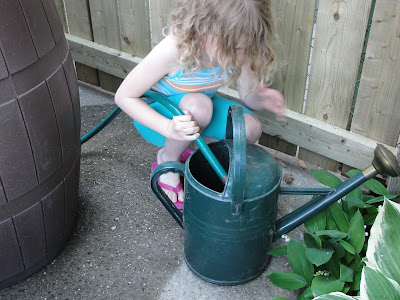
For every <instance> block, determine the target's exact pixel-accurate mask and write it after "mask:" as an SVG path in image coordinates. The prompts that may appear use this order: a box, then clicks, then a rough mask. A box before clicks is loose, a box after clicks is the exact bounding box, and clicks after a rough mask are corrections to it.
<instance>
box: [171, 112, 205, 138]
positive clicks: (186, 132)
mask: <svg viewBox="0 0 400 300" xmlns="http://www.w3.org/2000/svg"><path fill="white" fill-rule="evenodd" d="M184 113H185V115H182V116H174V117H173V118H172V120H171V122H170V123H169V126H168V128H167V136H166V137H167V138H170V139H175V140H181V141H194V140H196V139H197V138H198V137H199V136H200V133H199V131H200V127H199V126H197V123H196V122H195V121H194V119H193V116H192V115H191V114H190V112H189V111H187V110H186V111H184Z"/></svg>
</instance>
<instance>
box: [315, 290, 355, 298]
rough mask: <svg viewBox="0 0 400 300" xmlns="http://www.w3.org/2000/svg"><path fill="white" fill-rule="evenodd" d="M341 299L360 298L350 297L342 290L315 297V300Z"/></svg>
mask: <svg viewBox="0 0 400 300" xmlns="http://www.w3.org/2000/svg"><path fill="white" fill-rule="evenodd" d="M341 299H344V300H354V299H358V298H355V297H350V296H348V295H345V294H343V293H340V292H334V293H330V294H328V295H322V296H319V297H316V298H314V300H341Z"/></svg>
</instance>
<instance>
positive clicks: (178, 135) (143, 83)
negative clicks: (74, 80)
mask: <svg viewBox="0 0 400 300" xmlns="http://www.w3.org/2000/svg"><path fill="white" fill-rule="evenodd" d="M177 57H178V49H177V48H176V44H175V41H174V39H173V38H172V37H166V38H165V39H164V40H162V41H161V42H160V43H159V44H158V45H157V46H156V47H154V49H153V50H152V51H151V52H150V53H149V54H148V55H147V56H146V57H145V58H144V59H143V60H142V61H141V62H140V63H139V64H138V65H137V66H136V67H135V68H134V69H133V70H132V71H131V72H130V73H129V74H128V76H126V78H125V79H124V81H123V82H122V84H121V85H120V87H119V88H118V90H117V92H116V94H115V102H116V104H117V105H118V106H119V108H121V109H122V110H123V111H124V112H125V113H126V114H127V115H129V116H130V117H131V118H132V119H134V120H136V121H137V122H139V123H141V124H142V125H144V126H146V127H148V128H150V129H152V130H154V131H156V132H158V133H160V134H161V135H163V136H165V137H166V138H172V139H177V140H195V139H196V138H198V136H199V134H198V133H197V132H198V127H197V125H196V124H195V122H194V121H193V118H192V116H191V115H190V114H187V115H185V116H178V117H174V118H173V120H170V119H168V118H166V117H164V116H163V115H161V114H159V113H158V112H157V111H155V110H154V109H153V108H151V107H150V106H149V105H148V104H147V103H146V102H145V101H143V99H141V98H139V97H140V96H142V95H143V94H144V93H145V92H146V91H148V90H149V89H150V88H151V87H152V86H153V85H154V84H155V83H156V82H158V81H159V80H160V79H161V78H162V77H163V76H165V75H166V74H169V73H170V72H171V71H172V70H174V69H176V65H177ZM191 134H193V135H191Z"/></svg>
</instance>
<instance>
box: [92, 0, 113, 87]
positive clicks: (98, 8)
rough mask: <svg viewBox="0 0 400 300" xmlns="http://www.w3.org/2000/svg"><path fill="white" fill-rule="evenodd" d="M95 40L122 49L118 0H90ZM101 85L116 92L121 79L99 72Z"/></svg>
mask: <svg viewBox="0 0 400 300" xmlns="http://www.w3.org/2000/svg"><path fill="white" fill-rule="evenodd" d="M89 6H90V16H91V20H92V31H93V40H94V41H95V42H96V43H99V44H102V45H105V46H108V47H111V48H114V49H117V50H121V41H120V34H119V16H118V7H117V1H116V0H112V1H110V0H89ZM99 80H100V87H101V88H103V89H105V90H107V91H113V92H115V91H116V90H117V89H118V87H119V86H120V84H121V80H120V79H119V78H116V77H114V76H112V75H109V74H106V73H104V72H101V71H100V72H99Z"/></svg>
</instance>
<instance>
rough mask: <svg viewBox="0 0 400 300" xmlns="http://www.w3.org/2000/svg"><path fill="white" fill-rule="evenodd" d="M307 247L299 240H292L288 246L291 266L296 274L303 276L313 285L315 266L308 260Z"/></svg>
mask: <svg viewBox="0 0 400 300" xmlns="http://www.w3.org/2000/svg"><path fill="white" fill-rule="evenodd" d="M305 251H306V246H304V245H303V244H302V243H300V242H299V241H297V240H293V239H292V240H290V242H289V243H288V246H287V253H288V260H289V265H290V267H291V268H292V270H293V272H294V273H297V274H299V275H301V276H302V277H303V278H304V279H305V280H306V281H307V282H308V283H311V281H312V278H313V275H314V266H313V265H312V264H311V263H310V262H309V261H308V260H307V258H306V254H305Z"/></svg>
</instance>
